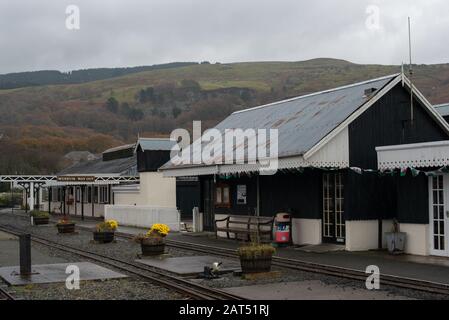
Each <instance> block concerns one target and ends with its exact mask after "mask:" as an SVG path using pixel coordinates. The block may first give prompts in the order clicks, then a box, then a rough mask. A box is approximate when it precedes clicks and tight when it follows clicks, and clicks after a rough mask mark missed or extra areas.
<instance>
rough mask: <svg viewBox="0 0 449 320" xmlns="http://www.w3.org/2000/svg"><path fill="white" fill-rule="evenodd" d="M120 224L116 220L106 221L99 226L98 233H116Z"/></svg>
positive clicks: (97, 227)
mask: <svg viewBox="0 0 449 320" xmlns="http://www.w3.org/2000/svg"><path fill="white" fill-rule="evenodd" d="M117 227H118V223H117V221H115V220H106V221H104V222H101V223H99V224H97V226H96V228H95V229H96V231H97V232H114V231H115V230H117Z"/></svg>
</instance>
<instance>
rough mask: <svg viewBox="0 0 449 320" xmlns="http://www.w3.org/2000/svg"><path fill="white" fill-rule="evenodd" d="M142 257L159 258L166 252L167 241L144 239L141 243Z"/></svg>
mask: <svg viewBox="0 0 449 320" xmlns="http://www.w3.org/2000/svg"><path fill="white" fill-rule="evenodd" d="M140 247H141V248H142V256H158V255H161V254H164V252H165V241H164V240H163V239H158V240H156V239H144V240H142V241H141V242H140Z"/></svg>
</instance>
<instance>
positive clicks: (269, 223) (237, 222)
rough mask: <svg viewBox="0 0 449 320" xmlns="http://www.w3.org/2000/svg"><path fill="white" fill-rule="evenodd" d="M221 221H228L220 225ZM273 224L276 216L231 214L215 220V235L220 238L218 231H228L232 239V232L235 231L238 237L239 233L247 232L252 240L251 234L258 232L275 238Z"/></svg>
mask: <svg viewBox="0 0 449 320" xmlns="http://www.w3.org/2000/svg"><path fill="white" fill-rule="evenodd" d="M220 222H226V224H225V225H224V226H218V224H219V223H220ZM273 225H274V217H259V216H239V215H235V216H234V215H230V216H227V217H226V218H224V219H218V220H215V237H216V238H218V232H226V236H227V238H228V239H230V236H229V234H230V233H234V234H235V238H236V239H238V237H237V235H238V234H246V235H247V239H248V241H250V240H251V234H256V233H257V232H258V233H259V236H262V235H269V236H270V240H273Z"/></svg>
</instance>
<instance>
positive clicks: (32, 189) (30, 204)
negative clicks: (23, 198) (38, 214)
mask: <svg viewBox="0 0 449 320" xmlns="http://www.w3.org/2000/svg"><path fill="white" fill-rule="evenodd" d="M29 196H30V197H29V199H28V201H29V204H28V205H29V207H30V210H34V182H30V194H29Z"/></svg>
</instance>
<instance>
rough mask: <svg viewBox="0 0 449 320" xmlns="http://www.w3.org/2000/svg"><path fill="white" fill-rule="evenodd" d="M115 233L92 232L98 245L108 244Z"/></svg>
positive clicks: (112, 239)
mask: <svg viewBox="0 0 449 320" xmlns="http://www.w3.org/2000/svg"><path fill="white" fill-rule="evenodd" d="M114 236H115V233H114V232H113V231H112V232H111V231H108V232H98V231H94V240H95V241H97V242H99V243H110V242H112V241H114Z"/></svg>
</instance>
